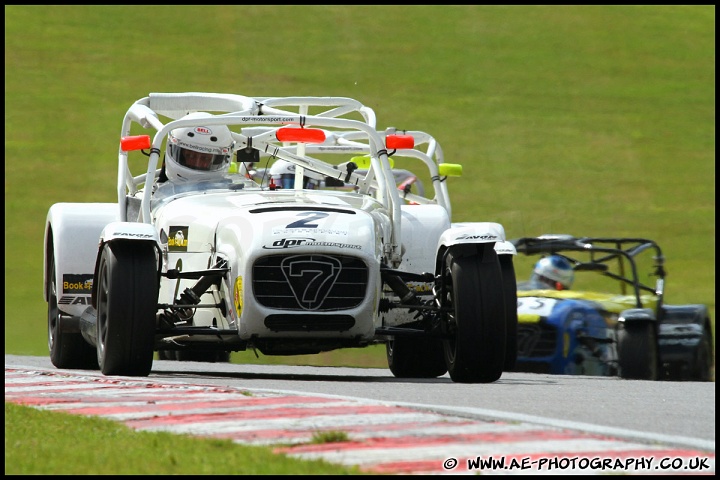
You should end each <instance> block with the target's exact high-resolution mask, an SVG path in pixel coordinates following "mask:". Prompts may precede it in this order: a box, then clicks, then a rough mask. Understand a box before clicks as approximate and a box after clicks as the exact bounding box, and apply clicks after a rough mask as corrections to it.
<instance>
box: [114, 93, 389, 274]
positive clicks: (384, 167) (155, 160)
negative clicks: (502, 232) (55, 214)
mask: <svg viewBox="0 0 720 480" xmlns="http://www.w3.org/2000/svg"><path fill="white" fill-rule="evenodd" d="M143 107H144V106H140V107H137V104H134V105H133V107H131V110H130V111H129V112H128V114H126V116H125V120H124V122H123V131H122V132H123V134H129V132H130V122H131V121H133V120H136V119H141V120H147V122H146V123H148V124H150V126H153V127H155V128H157V127H158V126H160V125H162V124H161V122H160V121H159V120H157V117H156V116H155V115H149V112H152V111H151V110H149V109H147V108H146V107H145V108H143ZM148 119H149V120H148ZM200 123H202V124H203V125H208V126H212V125H227V126H230V125H246V124H257V123H260V124H267V123H272V124H281V125H298V126H301V127H304V126H310V125H312V126H320V127H322V126H325V127H335V128H346V129H355V130H361V131H363V132H365V134H366V136H367V138H368V140H369V147H368V148H369V151H370V163H371V165H372V169H373V170H376V171H380V172H383V174H382V175H377V176H376V181H377V184H378V200H379V201H380V202H381V203H383V204H384V205H385V206H386V207H387V208H388V209H389V210H390V218H391V221H392V222H393V229H392V230H393V231H392V234H391V238H390V242H389V245H387V246H386V251H385V252H384V253H385V254H387V255H388V256H389V260H390V262H391V263H392V264H393V265H394V266H398V265H399V264H400V262H401V261H402V254H401V250H400V245H401V238H400V237H401V229H400V221H401V211H400V205H401V203H402V200H401V199H400V196H399V192H398V191H397V189H396V188H395V186H394V182H393V185H390V184H389V182H388V181H387V179H392V178H394V177H393V174H392V169H391V167H390V162H389V158H388V152H387V150H386V149H385V144H384V141H383V138H382V137H381V135H380V134H378V132H377V131H376V130H374V128H373V127H371V126H370V125H368V124H366V123H363V122H361V121H358V120H350V119H342V118H326V117H317V116H312V115H310V116H305V115H295V114H284V115H277V116H271V115H261V116H257V115H246V114H245V112H240V113H233V114H225V115H217V116H214V117H208V118H203V119H202V120H201V122H200V121H199V120H198V119H178V120H174V121H171V122H168V123H167V124H165V125H162V126H161V128H159V129H158V131H157V132H156V134H155V136H154V138H153V141H152V148H151V150H150V156H149V158H148V166H147V172H146V174H145V186H146V188H145V189H144V191H143V197H142V200H141V207H140V217H139V220H140V221H142V222H144V223H150V222H151V214H150V200H151V196H152V188H149V187H150V186H151V185H152V184H153V182H154V180H155V177H156V175H157V168H158V164H159V157H160V148H161V147H162V143H163V141H164V140H165V138H166V136H167V134H168V133H169V132H170V131H171V130H174V129H176V128H183V127H190V126H195V125H199V124H200ZM275 130H277V129H273V130H270V131H269V132H267V134H266V135H267V137H268V139H270V138H273V140H274V141H277V138H276V136H275V133H274V131H275ZM261 136H262V135H261ZM233 137H234V138H235V139H236V140H238V142H237V146H236V149H239V148H245V147H247V146H250V145H249V142H248V137H246V136H245V135H242V134H238V133H235V132H233ZM252 148H255V149H257V150H260V151H263V150H264V151H266V152H268V153H271V154H272V155H274V156H276V157H278V158H282V159H284V160H288V161H290V162H292V163H295V164H296V165H299V166H301V167H305V166H308V167H312V169H313V170H318V171H320V172H321V173H323V174H327V175H333V174H334V173H337V170H335V169H334V168H333V167H332V166H330V165H329V164H326V163H325V162H322V161H320V160H317V159H309V158H308V157H306V156H300V155H291V154H289V153H288V152H285V151H284V150H283V148H282V147H280V146H277V145H274V144H272V143H270V142H269V141H258V139H257V138H256V137H253V139H252ZM315 162H317V163H315ZM118 168H119V172H118V173H119V175H118V177H119V178H120V179H122V178H126V180H127V181H126V182H125V184H123V182H121V181H119V182H118V201H119V203H120V212H121V215H120V216H121V219H122V221H127V215H126V212H125V208H124V207H125V187H126V186H127V187H128V188H129V189H130V191H131V192H133V193H134V190H133V189H135V185H134V184H133V185H132V188H130V185H127V183H128V182H129V181H130V180H131V179H132V178H133V177H132V175H131V174H129V168H128V165H127V152H123V151H122V150H121V153H120V161H119V167H118ZM133 183H134V182H133ZM121 191H122V194H121Z"/></svg>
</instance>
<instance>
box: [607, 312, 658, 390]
mask: <svg viewBox="0 0 720 480" xmlns="http://www.w3.org/2000/svg"><path fill="white" fill-rule="evenodd" d="M617 342H618V344H617V350H618V364H619V366H620V377H622V378H626V379H632V380H657V379H658V364H659V362H658V344H657V334H656V333H655V326H654V325H653V324H652V323H650V322H637V323H633V322H631V323H621V324H619V325H618V332H617Z"/></svg>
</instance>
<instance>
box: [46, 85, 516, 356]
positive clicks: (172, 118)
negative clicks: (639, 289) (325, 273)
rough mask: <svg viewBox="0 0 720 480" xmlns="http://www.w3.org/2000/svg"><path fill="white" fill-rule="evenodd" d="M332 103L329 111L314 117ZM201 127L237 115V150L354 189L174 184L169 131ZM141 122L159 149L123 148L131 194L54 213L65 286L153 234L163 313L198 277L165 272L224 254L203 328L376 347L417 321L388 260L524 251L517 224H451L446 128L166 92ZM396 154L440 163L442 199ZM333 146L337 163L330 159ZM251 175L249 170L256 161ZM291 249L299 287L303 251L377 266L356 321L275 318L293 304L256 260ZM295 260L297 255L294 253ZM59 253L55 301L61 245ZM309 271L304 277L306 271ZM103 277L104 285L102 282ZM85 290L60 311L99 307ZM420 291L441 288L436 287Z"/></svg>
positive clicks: (136, 121)
mask: <svg viewBox="0 0 720 480" xmlns="http://www.w3.org/2000/svg"><path fill="white" fill-rule="evenodd" d="M291 109H297V110H298V111H297V112H294V111H291ZM318 109H319V110H321V111H320V112H319V113H317V112H316V113H314V114H309V112H311V111H316V110H318ZM323 109H324V110H323ZM195 111H205V112H216V113H215V115H213V116H211V117H210V118H203V119H202V120H197V119H194V120H193V119H184V118H183V117H184V116H185V115H186V114H188V113H190V112H195ZM161 117H167V118H168V119H169V121H163V120H161ZM196 124H197V125H199V124H202V125H221V124H222V125H227V126H228V127H229V128H231V130H232V132H233V133H232V135H233V137H234V139H235V142H236V147H235V148H236V150H241V149H246V148H247V149H248V151H249V150H251V149H255V150H257V151H259V152H260V153H259V156H258V158H260V159H262V160H263V161H267V162H268V163H269V162H270V161H271V160H272V159H276V158H277V159H283V160H286V161H288V162H291V163H293V164H294V165H295V172H296V175H297V176H296V185H301V184H302V182H298V181H297V180H301V179H302V175H303V173H304V170H308V171H312V172H313V174H314V175H315V176H318V175H320V176H323V177H331V178H334V179H336V180H341V181H342V182H344V184H345V185H350V186H351V187H352V188H349V189H348V188H344V189H338V190H303V189H302V188H298V187H296V188H295V189H292V190H271V189H270V188H269V187H268V186H267V184H258V183H255V182H253V181H252V180H250V179H248V178H245V175H243V174H242V173H238V174H235V175H230V176H229V177H228V179H227V183H225V184H224V185H211V186H207V185H205V186H203V185H198V186H194V187H192V188H191V187H189V186H188V187H187V188H177V186H176V188H173V186H172V185H168V184H160V183H159V182H158V176H159V174H160V167H161V163H162V156H161V151H162V149H163V144H164V141H165V139H166V137H167V135H168V132H170V131H171V130H173V129H175V128H180V127H188V126H193V125H196ZM139 127H142V128H145V129H150V130H152V131H153V132H154V134H153V136H152V137H151V142H150V147H149V148H146V150H147V152H145V154H146V155H147V158H144V157H142V156H141V155H140V154H139V152H137V153H134V154H133V155H134V156H135V157H134V158H133V159H132V160H130V158H129V156H130V155H129V154H130V153H131V151H125V150H123V148H122V146H121V148H120V150H119V163H118V183H117V197H118V203H117V204H55V205H53V206H52V208H51V209H50V212H49V213H48V217H47V223H46V240H45V244H46V250H47V249H48V248H51V247H50V245H52V251H53V252H54V257H55V262H56V268H57V272H56V281H57V284H58V285H62V284H63V279H64V278H65V277H66V276H67V275H72V274H76V275H84V276H85V277H83V278H86V277H87V276H91V275H92V274H93V272H94V271H95V268H96V261H97V259H98V252H99V251H101V250H102V248H103V245H104V244H105V243H107V242H115V241H128V242H133V241H145V242H147V241H152V242H153V243H154V244H155V245H156V246H157V248H158V251H159V252H160V259H159V260H160V261H159V264H160V269H161V274H162V275H163V277H162V278H161V282H160V293H159V298H158V304H159V309H161V308H160V306H162V305H168V304H173V303H174V302H175V301H176V299H177V297H178V295H179V293H181V292H183V291H184V290H185V289H186V288H189V287H191V286H192V285H193V284H194V283H195V282H196V280H194V279H188V278H183V279H180V278H165V275H164V274H167V273H168V272H169V271H173V270H177V271H182V272H187V271H197V270H206V269H211V268H213V267H214V266H215V265H217V264H218V262H219V261H225V262H226V263H225V265H226V266H227V268H228V271H227V273H226V274H224V276H223V280H222V282H220V284H219V285H216V286H215V287H213V288H211V289H210V290H209V291H208V292H207V293H205V294H203V296H202V298H201V304H214V305H216V307H214V308H204V309H202V308H198V309H197V311H196V312H195V315H194V317H193V320H192V325H193V326H198V327H208V328H217V329H219V330H223V331H227V330H233V331H235V332H237V336H238V337H239V338H240V339H242V340H251V339H253V338H273V337H278V338H280V337H283V338H284V337H288V336H292V337H295V338H303V337H308V338H323V337H332V338H346V339H353V340H354V341H356V342H357V344H358V345H362V344H367V343H372V342H373V341H374V340H375V339H376V329H378V328H380V327H387V326H395V325H402V324H403V323H407V322H410V321H412V320H413V315H412V314H408V313H407V312H405V311H400V310H395V311H393V312H392V313H391V314H382V313H381V312H380V311H379V301H380V299H381V298H383V297H387V298H391V299H392V298H394V296H395V295H394V294H393V293H392V292H391V291H389V290H388V289H387V288H386V289H383V286H382V281H381V274H380V269H381V266H382V265H385V266H388V267H391V268H394V269H397V270H399V271H404V272H412V273H417V274H422V273H430V274H433V273H435V272H436V269H437V263H438V255H440V254H441V252H442V251H443V250H444V249H445V248H447V247H449V246H452V245H457V244H460V243H476V244H480V243H492V244H495V245H496V248H497V249H498V250H497V251H498V253H499V254H510V255H512V254H514V251H512V249H510V248H505V247H503V246H504V245H506V243H507V242H505V232H504V230H503V227H502V225H500V224H498V223H492V222H475V223H464V224H453V223H451V215H452V212H451V207H450V198H449V194H448V192H447V185H446V182H445V180H446V179H447V177H446V176H443V175H441V173H440V170H439V169H440V165H441V164H442V162H443V159H442V150H441V149H440V147H439V145H438V144H437V142H436V141H435V139H434V138H432V137H431V136H429V135H428V134H426V133H423V132H417V131H403V132H397V131H395V129H392V128H390V129H387V130H385V131H377V130H376V127H375V114H374V112H373V111H372V110H371V109H369V108H368V107H365V106H363V105H362V104H360V103H359V102H357V101H355V100H352V99H348V98H342V97H286V98H266V97H263V98H251V97H245V96H241V95H223V94H209V93H193V92H191V93H171V94H160V93H157V94H150V96H148V97H145V98H143V99H140V100H138V101H137V102H135V104H133V105H132V106H131V108H130V109H129V110H128V112H127V114H126V116H125V118H124V121H123V126H122V130H121V137H129V136H130V135H131V130H132V131H135V130H137V129H138V128H139ZM288 127H292V128H295V129H300V130H301V129H303V128H315V129H317V130H322V132H323V135H324V141H322V142H321V143H304V142H302V141H286V142H280V141H279V140H278V138H279V137H280V131H279V130H280V129H282V128H285V129H287V128H288ZM291 133H292V132H291ZM396 133H401V134H402V135H405V136H410V137H413V139H414V144H413V146H412V147H409V148H397V149H394V150H396V151H392V152H388V150H389V149H390V148H391V147H388V146H386V141H388V139H389V138H390V137H391V136H392V135H395V134H396ZM420 144H427V150H426V151H421V150H418V149H416V148H415V145H420ZM135 150H139V149H135ZM391 154H395V157H394V158H395V159H399V158H401V157H402V156H406V157H412V158H415V159H418V160H420V161H421V162H422V163H423V164H424V165H425V166H426V167H427V168H428V172H429V177H430V179H431V183H432V186H433V190H434V196H432V197H425V196H423V195H418V194H413V193H403V192H400V191H398V189H397V188H396V184H395V181H394V176H393V169H392V167H391V159H390V155H391ZM358 155H359V156H363V157H364V158H365V159H366V160H365V161H364V164H363V165H356V166H355V167H356V168H357V167H359V168H358V172H361V171H362V174H360V173H356V172H354V171H349V170H347V166H348V164H349V161H350V160H351V159H356V158H357V157H356V156H358ZM325 156H329V157H330V159H329V160H325V159H324V158H325ZM321 158H322V159H321ZM138 165H141V166H143V167H144V171H143V172H142V173H139V174H138V173H137V172H136V173H132V172H131V166H132V167H133V169H135V170H137V168H136V167H137V166H138ZM237 171H239V172H246V171H248V169H247V166H246V165H243V166H242V168H239V169H237ZM50 240H52V243H51V242H50ZM280 254H282V255H289V254H292V256H291V257H290V260H288V261H287V262H288V265H289V266H287V265H285V263H283V264H282V268H283V270H282V272H285V273H284V274H285V277H286V278H285V281H286V282H287V283H289V284H292V278H291V277H292V276H293V275H304V274H308V273H307V272H303V271H302V265H303V263H302V262H301V260H302V259H303V258H308V257H303V255H306V256H307V255H320V256H321V257H320V258H328V261H327V263H328V267H327V268H328V269H329V270H333V268H335V267H337V266H334V265H333V264H332V263H333V262H334V261H335V260H330V259H329V258H330V257H331V256H334V255H338V256H347V257H352V258H354V259H357V260H360V261H361V262H362V263H363V264H364V265H365V266H366V268H367V285H366V291H365V292H364V294H363V296H362V301H359V302H358V304H357V305H355V306H353V307H352V308H346V309H344V310H343V311H342V313H343V315H346V316H349V317H352V318H353V319H354V322H353V324H352V326H351V327H349V328H340V329H338V330H330V329H328V330H320V331H318V330H313V329H309V330H307V331H288V330H283V329H282V328H280V329H278V328H275V329H273V328H269V327H268V326H267V325H268V324H267V322H266V319H267V318H269V317H270V316H272V315H284V314H287V313H288V311H287V309H278V308H272V307H271V306H268V305H263V304H262V302H260V301H258V300H257V299H256V298H255V296H254V295H255V294H254V292H253V275H254V273H253V268H254V265H255V264H256V262H257V261H258V260H259V259H262V258H264V257H268V256H272V255H280ZM323 256H327V257H323ZM295 258H297V259H298V260H297V262H295V263H292V259H295ZM313 258H314V257H313ZM45 259H46V268H45V275H46V277H45V282H44V284H45V285H46V288H45V294H46V299H47V285H48V278H47V275H48V267H47V259H48V254H47V253H46V256H45ZM295 267H297V269H298V271H299V272H300V273H297V272H295V271H294V270H293V268H295ZM338 268H340V267H337V268H336V269H338ZM278 271H280V270H278ZM68 278H70V277H68ZM79 278H80V277H79ZM328 278H329V279H330V280H327V281H328V282H335V281H338V280H337V278H339V277H333V276H332V275H330V276H329V277H328ZM90 280H91V283H90V285H92V278H90ZM412 284H413V282H410V285H412ZM84 288H85V290H83V291H81V292H75V293H72V294H70V293H67V295H64V294H63V293H61V294H60V295H63V296H62V297H61V298H63V301H62V302H60V303H61V304H60V305H59V309H60V311H61V312H62V313H63V314H66V315H70V316H79V315H80V314H81V313H82V312H83V311H84V310H85V308H86V307H87V306H88V305H89V303H90V301H89V300H90V298H91V297H90V291H89V290H88V288H87V285H86V286H85V287H84ZM322 291H323V292H326V290H322ZM293 293H294V295H296V297H297V302H298V303H299V304H302V305H303V307H302V308H303V309H305V313H306V314H307V315H309V316H312V315H315V316H316V317H317V316H332V315H336V314H337V312H336V311H323V310H322V309H318V310H317V311H315V310H313V309H314V308H317V307H316V305H317V304H318V302H313V301H312V300H306V299H304V297H303V298H301V297H302V295H301V293H299V292H297V291H294V290H293ZM306 293H307V292H306ZM418 293H420V294H428V291H427V290H426V291H419V292H418ZM65 297H68V298H69V300H67V301H66V299H65ZM70 297H72V298H70ZM77 299H80V300H77ZM303 302H307V303H306V304H305V303H303ZM311 314H312V315H311ZM171 340H172V341H174V342H175V341H183V340H187V338H185V337H183V338H179V339H178V338H172V339H171ZM205 341H207V339H206V340H205Z"/></svg>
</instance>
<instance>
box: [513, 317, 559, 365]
mask: <svg viewBox="0 0 720 480" xmlns="http://www.w3.org/2000/svg"><path fill="white" fill-rule="evenodd" d="M556 348H557V331H556V329H555V327H553V326H552V325H548V324H547V323H545V322H542V321H541V322H540V323H520V324H518V357H526V358H536V357H547V356H548V355H553V354H554V353H555V349H556Z"/></svg>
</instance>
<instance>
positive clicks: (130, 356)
mask: <svg viewBox="0 0 720 480" xmlns="http://www.w3.org/2000/svg"><path fill="white" fill-rule="evenodd" d="M97 282H98V286H97V358H98V363H99V365H100V370H101V371H102V373H103V374H105V375H128V376H147V375H149V373H150V370H151V368H152V362H153V353H154V351H153V349H154V343H155V315H156V313H157V310H158V307H157V302H158V292H159V277H158V261H157V257H156V253H155V247H154V245H153V244H151V243H146V242H142V243H141V242H123V241H120V242H110V243H107V244H105V245H104V246H103V250H102V254H101V257H100V265H99V268H98V278H97Z"/></svg>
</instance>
